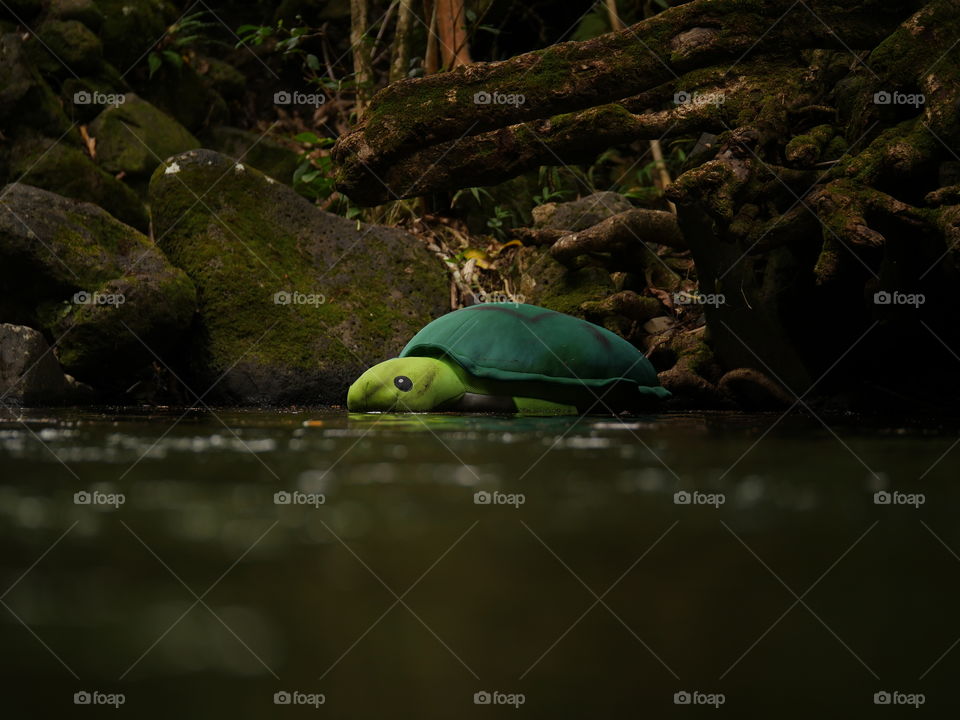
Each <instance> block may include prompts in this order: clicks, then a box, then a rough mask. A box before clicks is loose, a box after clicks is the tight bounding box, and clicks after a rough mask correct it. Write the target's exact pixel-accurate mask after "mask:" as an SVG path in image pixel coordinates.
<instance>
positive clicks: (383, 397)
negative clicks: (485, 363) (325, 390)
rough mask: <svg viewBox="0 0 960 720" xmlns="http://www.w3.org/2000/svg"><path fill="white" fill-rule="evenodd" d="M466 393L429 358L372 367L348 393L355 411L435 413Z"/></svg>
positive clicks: (442, 365)
mask: <svg viewBox="0 0 960 720" xmlns="http://www.w3.org/2000/svg"><path fill="white" fill-rule="evenodd" d="M464 392H466V388H465V387H464V384H463V381H462V380H461V379H460V377H459V375H458V374H457V372H456V371H455V370H454V369H453V368H452V367H451V366H450V365H448V364H447V363H446V362H444V361H442V360H438V359H437V358H431V357H403V358H394V359H393V360H387V361H386V362H382V363H380V364H379V365H374V366H373V367H372V368H370V369H369V370H367V371H366V372H365V373H364V374H363V375H361V376H360V377H359V378H357V380H356V382H354V383H353V385H351V386H350V390H349V391H348V392H347V408H349V409H350V410H353V411H355V412H367V411H371V410H374V411H376V410H379V411H384V412H386V411H390V410H397V411H401V412H403V411H410V412H426V411H428V410H434V409H436V408H437V407H439V406H441V405H443V404H444V403H446V402H448V401H450V400H456V399H457V398H459V397H460V396H461V395H463V393H464Z"/></svg>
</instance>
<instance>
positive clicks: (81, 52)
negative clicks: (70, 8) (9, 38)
mask: <svg viewBox="0 0 960 720" xmlns="http://www.w3.org/2000/svg"><path fill="white" fill-rule="evenodd" d="M38 37H39V39H40V41H41V43H42V45H40V46H39V47H38V46H32V51H33V52H32V54H33V55H34V57H35V59H36V61H37V65H38V67H39V68H40V69H41V70H42V71H43V72H45V73H50V74H53V75H74V74H76V73H81V74H82V73H87V72H92V71H95V70H96V69H97V67H98V66H99V64H100V63H101V61H102V59H103V46H102V45H101V44H100V38H98V37H97V36H96V35H94V34H93V32H92V31H91V30H90V29H89V28H87V26H86V25H84V24H83V23H81V22H79V21H77V20H47V21H45V22H44V23H43V24H42V25H41V26H40V28H39V30H38Z"/></svg>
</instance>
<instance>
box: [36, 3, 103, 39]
mask: <svg viewBox="0 0 960 720" xmlns="http://www.w3.org/2000/svg"><path fill="white" fill-rule="evenodd" d="M47 14H48V15H49V16H50V17H52V18H56V19H58V20H77V21H79V22H82V23H83V24H84V25H86V26H87V27H88V28H90V29H91V30H93V31H94V32H99V31H100V27H101V26H102V25H103V13H102V12H100V8H98V7H97V4H96V3H95V2H94V1H93V0H50V7H49V9H48V10H47Z"/></svg>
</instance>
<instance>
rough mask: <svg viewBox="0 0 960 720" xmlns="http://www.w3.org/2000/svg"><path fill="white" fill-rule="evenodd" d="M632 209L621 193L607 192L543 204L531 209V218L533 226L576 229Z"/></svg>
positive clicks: (592, 224)
mask: <svg viewBox="0 0 960 720" xmlns="http://www.w3.org/2000/svg"><path fill="white" fill-rule="evenodd" d="M632 209H633V205H631V204H630V201H629V200H627V199H626V198H625V197H624V196H623V195H621V194H619V193H615V192H610V191H606V192H597V193H593V194H592V195H587V196H586V197H582V198H580V199H579V200H571V201H570V202H564V203H545V204H543V205H540V206H538V207H535V208H534V209H533V220H534V225H535V226H536V227H540V228H550V229H554V230H572V231H574V232H576V231H579V230H586V229H587V228H588V227H593V226H594V225H596V224H597V223H598V222H600V221H602V220H606V219H607V218H608V217H611V216H613V215H617V214H618V213H622V212H625V211H627V210H632Z"/></svg>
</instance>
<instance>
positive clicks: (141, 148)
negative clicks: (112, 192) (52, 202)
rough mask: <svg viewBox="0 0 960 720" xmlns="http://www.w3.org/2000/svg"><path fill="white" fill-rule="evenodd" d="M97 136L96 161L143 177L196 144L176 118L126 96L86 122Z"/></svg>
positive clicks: (196, 141)
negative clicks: (171, 157)
mask: <svg viewBox="0 0 960 720" xmlns="http://www.w3.org/2000/svg"><path fill="white" fill-rule="evenodd" d="M90 134H91V135H92V136H93V137H95V138H97V160H98V161H99V163H100V165H101V167H103V168H104V169H105V170H107V171H109V172H111V173H119V172H123V173H126V174H127V175H130V176H132V177H134V178H136V177H141V178H145V177H146V176H148V175H150V173H152V172H153V171H154V169H155V168H156V167H157V166H158V165H159V164H160V162H161V161H162V160H164V159H166V158H168V157H170V156H171V155H175V154H177V153H181V152H184V151H185V150H191V149H193V148H197V147H200V141H199V140H197V139H196V138H195V137H194V136H193V135H192V134H191V133H190V131H188V130H187V129H186V128H185V127H183V126H182V125H181V124H180V123H178V122H177V121H176V120H174V119H173V118H171V117H170V116H169V115H166V114H165V113H163V112H162V111H160V110H158V109H157V108H155V107H154V106H153V105H151V104H150V103H148V102H146V101H144V100H141V99H140V98H138V97H137V96H136V95H133V94H130V95H127V96H126V101H125V102H124V103H123V104H122V105H117V106H114V107H109V108H107V109H105V110H104V111H103V112H102V113H100V115H99V116H97V119H96V120H94V121H93V123H92V124H91V125H90Z"/></svg>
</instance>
